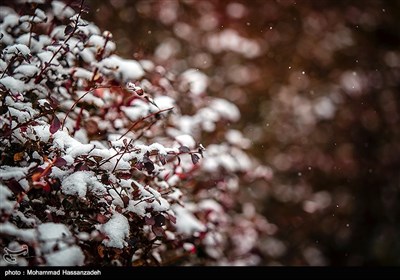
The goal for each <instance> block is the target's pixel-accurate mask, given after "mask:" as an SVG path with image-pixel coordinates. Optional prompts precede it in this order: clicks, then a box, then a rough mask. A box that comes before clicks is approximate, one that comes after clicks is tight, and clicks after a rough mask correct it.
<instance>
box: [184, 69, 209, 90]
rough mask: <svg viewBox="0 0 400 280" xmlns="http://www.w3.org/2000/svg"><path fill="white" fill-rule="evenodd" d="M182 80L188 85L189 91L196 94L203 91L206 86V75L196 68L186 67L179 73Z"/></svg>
mask: <svg viewBox="0 0 400 280" xmlns="http://www.w3.org/2000/svg"><path fill="white" fill-rule="evenodd" d="M181 78H182V79H183V81H184V82H186V83H188V84H189V86H190V91H191V92H192V93H194V94H196V95H199V94H202V93H205V91H206V89H207V87H208V77H207V76H206V75H205V74H204V73H202V72H200V71H199V70H197V69H188V70H186V71H185V72H183V73H182V74H181Z"/></svg>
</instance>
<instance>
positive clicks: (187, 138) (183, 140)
mask: <svg viewBox="0 0 400 280" xmlns="http://www.w3.org/2000/svg"><path fill="white" fill-rule="evenodd" d="M175 140H176V141H177V142H178V143H179V144H180V145H179V146H187V147H188V148H189V149H194V148H195V147H196V141H195V140H194V139H193V137H192V136H191V135H189V134H182V135H178V136H175Z"/></svg>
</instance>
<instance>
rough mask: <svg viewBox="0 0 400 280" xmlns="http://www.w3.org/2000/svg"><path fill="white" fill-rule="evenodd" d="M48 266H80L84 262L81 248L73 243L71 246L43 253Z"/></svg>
mask: <svg viewBox="0 0 400 280" xmlns="http://www.w3.org/2000/svg"><path fill="white" fill-rule="evenodd" d="M45 259H46V265H48V266H82V265H84V262H85V255H84V254H83V252H82V249H81V248H80V247H79V246H77V245H73V246H71V247H68V248H65V249H62V250H59V251H55V252H52V253H49V254H46V255H45Z"/></svg>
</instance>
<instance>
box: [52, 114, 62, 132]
mask: <svg viewBox="0 0 400 280" xmlns="http://www.w3.org/2000/svg"><path fill="white" fill-rule="evenodd" d="M60 127H61V122H60V120H59V119H58V118H57V116H56V115H54V118H53V121H52V122H51V125H50V133H51V134H54V133H56V132H57V131H58V130H59V129H60Z"/></svg>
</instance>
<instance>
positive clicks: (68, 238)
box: [37, 223, 85, 266]
mask: <svg viewBox="0 0 400 280" xmlns="http://www.w3.org/2000/svg"><path fill="white" fill-rule="evenodd" d="M37 234H38V240H39V242H40V244H41V247H40V250H41V251H42V253H44V255H45V259H46V261H47V263H46V264H47V265H50V266H71V265H74V266H76V265H83V264H84V260H85V256H84V255H83V252H82V250H81V248H80V247H78V246H76V245H71V244H73V243H74V237H73V236H72V234H71V232H70V231H69V229H68V228H67V227H66V226H65V225H64V224H56V223H45V224H41V225H39V227H38V228H37Z"/></svg>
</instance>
